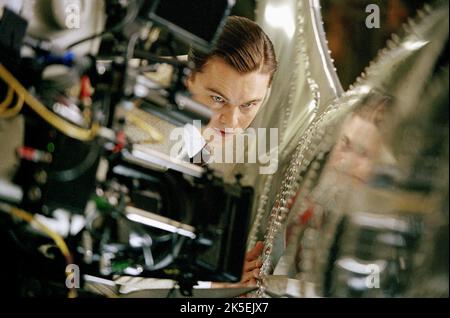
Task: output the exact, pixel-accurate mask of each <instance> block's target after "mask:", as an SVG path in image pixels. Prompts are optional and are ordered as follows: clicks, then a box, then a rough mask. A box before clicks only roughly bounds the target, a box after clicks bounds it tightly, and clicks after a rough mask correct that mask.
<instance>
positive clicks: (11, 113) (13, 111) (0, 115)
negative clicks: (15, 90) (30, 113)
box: [0, 95, 24, 118]
mask: <svg viewBox="0 0 450 318" xmlns="http://www.w3.org/2000/svg"><path fill="white" fill-rule="evenodd" d="M23 102H24V98H23V95H18V96H17V103H16V105H15V106H14V107H13V108H10V109H7V110H6V111H4V112H3V113H2V112H0V118H11V117H14V116H16V115H17V114H18V113H19V112H20V110H21V109H22V107H23Z"/></svg>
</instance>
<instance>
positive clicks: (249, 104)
mask: <svg viewBox="0 0 450 318" xmlns="http://www.w3.org/2000/svg"><path fill="white" fill-rule="evenodd" d="M255 105H256V103H248V104H244V105H242V106H241V107H242V108H244V109H249V108H252V107H253V106H255Z"/></svg>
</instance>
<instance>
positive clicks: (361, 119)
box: [275, 93, 392, 275]
mask: <svg viewBox="0 0 450 318" xmlns="http://www.w3.org/2000/svg"><path fill="white" fill-rule="evenodd" d="M389 101H390V99H389V98H388V97H386V96H384V95H381V94H378V93H372V94H370V95H369V96H368V97H367V98H365V99H364V101H363V102H362V103H361V105H360V106H358V107H356V108H355V110H354V111H353V112H352V113H350V114H349V115H348V116H347V117H346V118H345V120H344V121H343V124H342V126H341V129H340V131H339V133H338V137H337V141H336V145H335V146H334V148H333V150H332V151H331V153H330V154H329V156H328V162H327V164H326V166H325V168H324V170H323V173H322V175H321V177H320V179H319V180H318V183H317V185H316V186H315V187H314V189H313V190H312V191H311V193H310V194H308V195H307V196H306V197H305V196H303V197H302V196H301V195H300V194H301V192H302V191H305V189H300V191H299V193H297V195H296V197H295V198H294V199H293V200H292V202H291V205H290V206H291V207H292V208H291V212H290V215H291V216H292V217H293V218H292V219H291V220H290V222H289V223H288V226H287V227H286V233H285V243H284V245H285V247H286V246H287V245H288V244H298V246H297V249H296V255H295V259H294V260H293V261H294V264H292V261H291V262H289V261H287V259H286V258H285V257H286V256H285V255H284V256H282V258H281V259H280V261H279V262H278V265H277V266H276V268H275V273H276V274H280V275H286V274H290V275H294V274H296V273H299V272H301V271H302V269H301V268H300V267H299V264H300V261H301V251H302V246H301V245H302V244H301V237H302V236H303V233H304V231H305V229H306V228H307V227H314V228H320V227H321V226H323V222H324V220H323V217H317V216H318V215H319V214H320V215H323V213H321V212H323V211H324V210H327V209H335V208H336V207H337V205H340V204H342V201H343V200H344V198H345V197H347V196H348V195H349V193H353V191H355V190H356V189H357V188H358V186H360V185H362V184H364V183H367V182H368V181H369V180H370V177H371V175H372V172H373V170H374V169H373V168H374V165H375V163H376V162H379V161H380V160H381V161H387V160H388V161H391V160H392V157H391V156H390V154H389V151H388V150H387V148H386V146H385V143H384V141H383V134H382V125H383V120H384V114H385V112H386V109H387V107H388V106H389ZM314 215H316V218H315V221H314V222H312V218H313V216H314ZM295 227H296V231H295V235H293V234H294V232H293V230H294V228H295ZM294 240H295V241H294ZM292 265H294V266H293V267H292Z"/></svg>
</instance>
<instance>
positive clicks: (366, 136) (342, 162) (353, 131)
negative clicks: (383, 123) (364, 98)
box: [330, 115, 382, 182]
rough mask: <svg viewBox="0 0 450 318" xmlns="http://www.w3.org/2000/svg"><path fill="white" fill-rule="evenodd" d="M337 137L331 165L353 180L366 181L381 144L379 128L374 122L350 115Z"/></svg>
mask: <svg viewBox="0 0 450 318" xmlns="http://www.w3.org/2000/svg"><path fill="white" fill-rule="evenodd" d="M339 137H340V138H339V140H338V143H337V145H336V147H335V149H334V150H333V153H332V155H331V158H330V165H331V167H333V168H334V169H336V170H337V171H338V172H340V173H344V174H346V175H347V176H349V177H351V178H352V179H353V180H355V181H359V182H367V180H368V179H369V177H370V175H371V173H372V166H373V163H374V161H375V159H376V158H377V156H378V153H379V150H380V148H381V145H382V138H381V134H380V132H379V129H378V128H377V127H376V126H375V124H374V123H372V122H370V121H367V120H364V119H363V118H361V117H360V116H358V115H351V116H350V117H349V118H348V119H347V120H346V121H345V122H344V125H343V128H342V131H341V134H340V136H339Z"/></svg>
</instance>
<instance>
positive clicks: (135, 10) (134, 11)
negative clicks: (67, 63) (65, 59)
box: [66, 0, 144, 50]
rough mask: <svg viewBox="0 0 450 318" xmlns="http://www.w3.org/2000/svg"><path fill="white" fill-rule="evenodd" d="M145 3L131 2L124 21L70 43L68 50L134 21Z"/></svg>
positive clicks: (140, 1) (136, 0)
mask: <svg viewBox="0 0 450 318" xmlns="http://www.w3.org/2000/svg"><path fill="white" fill-rule="evenodd" d="M143 3H144V2H143V1H142V0H135V1H131V2H130V7H131V9H129V10H128V12H127V14H126V15H125V17H124V19H123V20H122V21H120V22H119V23H118V24H117V25H115V26H114V27H112V28H111V29H109V30H104V31H102V32H99V33H95V34H92V35H90V36H88V37H85V38H83V39H80V40H78V41H76V42H74V43H72V44H70V45H69V46H67V47H66V50H69V49H71V48H73V47H75V46H78V45H80V44H82V43H84V42H86V41H90V40H93V39H95V38H98V37H104V36H105V35H107V34H112V33H114V32H116V31H119V30H120V29H122V28H123V27H124V26H125V25H127V24H129V23H131V22H133V21H134V20H135V19H136V17H137V16H138V14H139V11H140V10H141V7H142V4H143Z"/></svg>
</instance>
